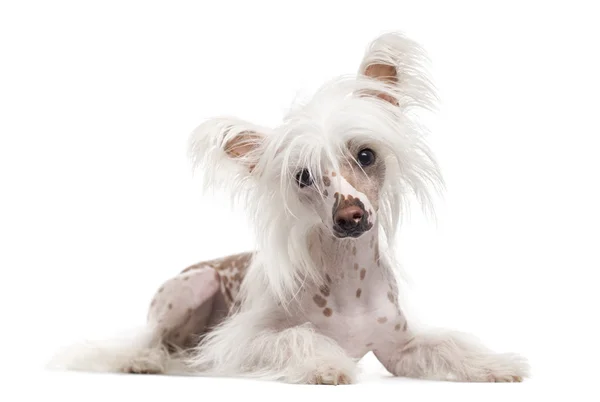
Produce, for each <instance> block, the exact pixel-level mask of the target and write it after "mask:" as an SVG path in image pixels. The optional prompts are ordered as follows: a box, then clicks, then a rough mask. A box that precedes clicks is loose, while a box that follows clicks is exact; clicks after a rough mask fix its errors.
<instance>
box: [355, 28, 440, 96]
mask: <svg viewBox="0 0 600 402" xmlns="http://www.w3.org/2000/svg"><path fill="white" fill-rule="evenodd" d="M424 59H425V53H424V52H423V50H422V49H421V47H420V46H419V45H418V44H417V43H416V42H414V41H412V40H410V39H408V38H407V37H405V36H404V35H402V34H400V33H396V32H390V33H385V34H382V35H381V36H379V37H377V38H376V39H375V40H373V41H372V42H371V44H370V45H369V46H368V47H367V49H366V51H365V54H364V56H363V60H362V62H361V63H360V66H359V74H360V75H363V76H366V77H369V78H373V79H375V80H377V81H378V82H380V83H381V84H384V87H385V88H389V90H381V91H373V92H375V93H373V92H371V93H370V94H369V95H371V96H377V97H378V98H380V99H383V100H385V101H387V102H390V103H391V104H393V105H396V106H398V105H399V98H400V97H401V96H403V95H404V94H405V93H409V94H410V93H411V92H412V91H414V90H419V91H425V92H428V91H429V88H428V87H427V86H428V84H429V83H428V81H427V78H426V77H425V73H424V71H423V70H422V62H423V61H424Z"/></svg>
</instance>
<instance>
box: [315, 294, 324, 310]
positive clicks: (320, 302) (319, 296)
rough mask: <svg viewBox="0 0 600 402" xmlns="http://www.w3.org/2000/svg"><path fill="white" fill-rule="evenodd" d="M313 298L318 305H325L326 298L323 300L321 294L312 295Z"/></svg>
mask: <svg viewBox="0 0 600 402" xmlns="http://www.w3.org/2000/svg"><path fill="white" fill-rule="evenodd" d="M313 300H314V302H315V304H316V305H317V306H319V307H325V306H326V305H327V300H325V299H324V298H323V296H321V295H314V296H313Z"/></svg>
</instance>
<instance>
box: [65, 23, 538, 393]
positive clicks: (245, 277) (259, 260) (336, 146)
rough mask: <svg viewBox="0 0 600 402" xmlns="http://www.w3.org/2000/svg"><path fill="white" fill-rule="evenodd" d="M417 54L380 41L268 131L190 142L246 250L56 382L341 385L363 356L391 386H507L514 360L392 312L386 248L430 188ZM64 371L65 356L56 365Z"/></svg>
mask: <svg viewBox="0 0 600 402" xmlns="http://www.w3.org/2000/svg"><path fill="white" fill-rule="evenodd" d="M425 61H426V57H425V55H424V52H423V51H422V49H421V48H420V46H419V45H418V44H416V43H414V42H413V41H412V40H410V39H408V38H406V37H404V36H403V35H401V34H397V33H385V34H383V35H381V36H379V37H378V38H376V39H375V40H374V41H373V42H372V43H371V45H370V46H368V47H367V49H366V52H365V54H364V58H363V60H362V61H361V62H360V64H359V68H358V73H357V74H356V75H354V76H350V77H341V78H337V79H335V80H332V81H330V82H328V83H326V84H325V85H324V86H322V87H321V88H320V89H319V90H318V91H317V92H316V93H315V94H314V95H313V96H312V97H311V98H310V99H309V100H308V101H307V102H305V103H299V104H297V105H295V106H294V107H293V108H292V109H291V111H290V112H289V113H288V114H287V116H286V117H285V118H284V119H283V121H282V122H281V124H280V125H278V126H277V127H273V128H268V127H261V126H258V125H255V124H252V123H250V122H247V121H242V120H240V119H237V118H230V117H222V118H213V119H210V120H208V121H206V122H204V123H203V124H201V125H200V126H199V127H198V128H197V129H196V130H195V131H194V132H193V133H192V136H191V139H190V147H189V152H190V155H191V158H192V160H193V163H194V164H195V166H196V167H197V168H199V169H201V171H202V173H203V178H204V184H205V185H206V186H207V187H209V188H217V187H219V188H225V189H226V190H227V191H228V192H230V193H231V194H232V196H233V197H235V199H237V200H241V201H242V202H243V203H244V205H245V206H246V207H247V209H248V213H249V216H250V218H251V221H252V223H253V228H254V229H255V232H256V242H257V247H256V249H255V250H254V251H253V252H248V253H242V254H237V255H233V256H229V257H224V258H220V259H216V260H212V261H206V262H201V263H198V264H195V265H192V266H190V267H188V268H186V269H185V270H183V271H182V272H180V273H179V274H177V275H176V276H175V277H173V278H172V279H170V280H168V281H167V282H166V283H164V284H163V285H162V286H161V287H160V288H159V289H158V291H157V293H156V295H155V296H154V298H153V299H152V301H151V305H150V310H149V313H148V322H147V326H146V328H145V329H144V330H143V331H142V332H141V333H140V334H138V335H136V336H134V337H133V338H131V339H128V340H125V341H123V342H121V341H118V343H117V344H115V345H111V344H100V345H93V344H92V345H90V346H89V347H88V348H86V349H76V350H75V352H74V354H69V355H68V358H67V359H62V358H61V359H60V363H62V365H63V366H64V367H66V368H69V369H78V370H91V371H115V372H133V373H176V372H181V373H199V374H204V373H205V374H207V375H223V376H246V377H255V378H261V379H269V380H278V381H284V382H289V383H309V384H350V383H353V382H355V381H356V370H357V368H356V366H357V362H358V360H359V359H360V358H362V357H363V356H364V355H365V354H367V353H368V352H371V351H372V352H373V353H374V355H375V356H376V357H377V359H378V360H379V361H380V362H381V363H382V365H383V366H384V367H385V368H386V369H387V370H388V371H389V372H390V373H392V374H393V375H396V376H405V377H412V378H423V379H435V380H451V381H469V382H512V381H521V380H522V379H523V378H524V377H526V376H527V373H528V364H527V362H526V360H525V359H524V358H522V357H520V356H519V355H516V354H500V353H495V352H493V351H491V350H489V349H487V348H486V347H484V346H482V345H480V344H479V343H478V342H477V341H475V340H473V339H471V338H470V337H468V336H466V335H465V334H462V333H457V332H454V331H445V330H419V329H418V328H416V325H414V323H413V322H412V321H411V320H409V319H408V318H407V316H406V314H405V313H406V311H404V309H403V306H401V303H399V297H398V296H399V286H398V283H399V282H398V279H397V277H398V275H396V274H397V272H398V271H397V267H398V264H397V262H396V260H395V257H394V255H395V253H394V245H395V235H396V231H397V227H398V226H399V223H400V218H401V216H402V214H403V211H405V210H406V208H407V206H408V204H409V201H410V199H411V198H414V199H416V201H417V202H418V203H420V204H421V205H423V206H424V207H425V208H430V207H431V205H432V200H433V194H434V193H437V192H438V191H440V190H441V189H442V188H443V179H442V176H441V174H440V171H439V168H438V166H437V163H436V161H435V158H434V156H433V154H432V152H431V150H430V149H429V147H428V145H427V144H426V142H425V135H426V131H425V129H424V128H423V127H422V126H421V125H420V124H419V122H418V118H417V114H418V113H415V112H418V110H419V109H429V108H431V107H432V106H433V105H434V102H435V100H436V96H435V93H434V91H433V88H432V87H433V86H432V85H431V82H430V80H429V78H428V75H427V72H426V71H425ZM62 357H63V358H64V357H65V356H62Z"/></svg>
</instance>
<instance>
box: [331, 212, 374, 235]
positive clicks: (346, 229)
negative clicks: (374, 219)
mask: <svg viewBox="0 0 600 402" xmlns="http://www.w3.org/2000/svg"><path fill="white" fill-rule="evenodd" d="M333 223H334V226H333V229H334V233H335V235H336V236H337V237H340V238H341V237H360V235H362V234H363V233H365V232H366V231H368V230H369V229H371V226H372V225H370V224H369V222H368V221H367V213H366V211H365V210H364V209H362V208H361V207H359V206H356V205H351V206H347V207H345V208H340V209H338V210H337V211H336V212H335V214H334V215H333Z"/></svg>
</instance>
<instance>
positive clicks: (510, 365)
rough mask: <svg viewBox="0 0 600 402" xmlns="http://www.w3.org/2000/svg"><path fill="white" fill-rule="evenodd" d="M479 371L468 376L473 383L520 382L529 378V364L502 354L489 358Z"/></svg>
mask: <svg viewBox="0 0 600 402" xmlns="http://www.w3.org/2000/svg"><path fill="white" fill-rule="evenodd" d="M486 360H488V361H487V362H486V364H485V365H484V366H483V367H481V368H480V369H477V370H474V371H473V372H472V373H470V375H468V380H469V381H475V382H522V381H523V379H524V378H526V377H528V376H529V363H528V362H527V360H526V359H525V358H523V357H521V356H519V355H513V354H502V355H495V356H493V357H490V358H488V359H486Z"/></svg>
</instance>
